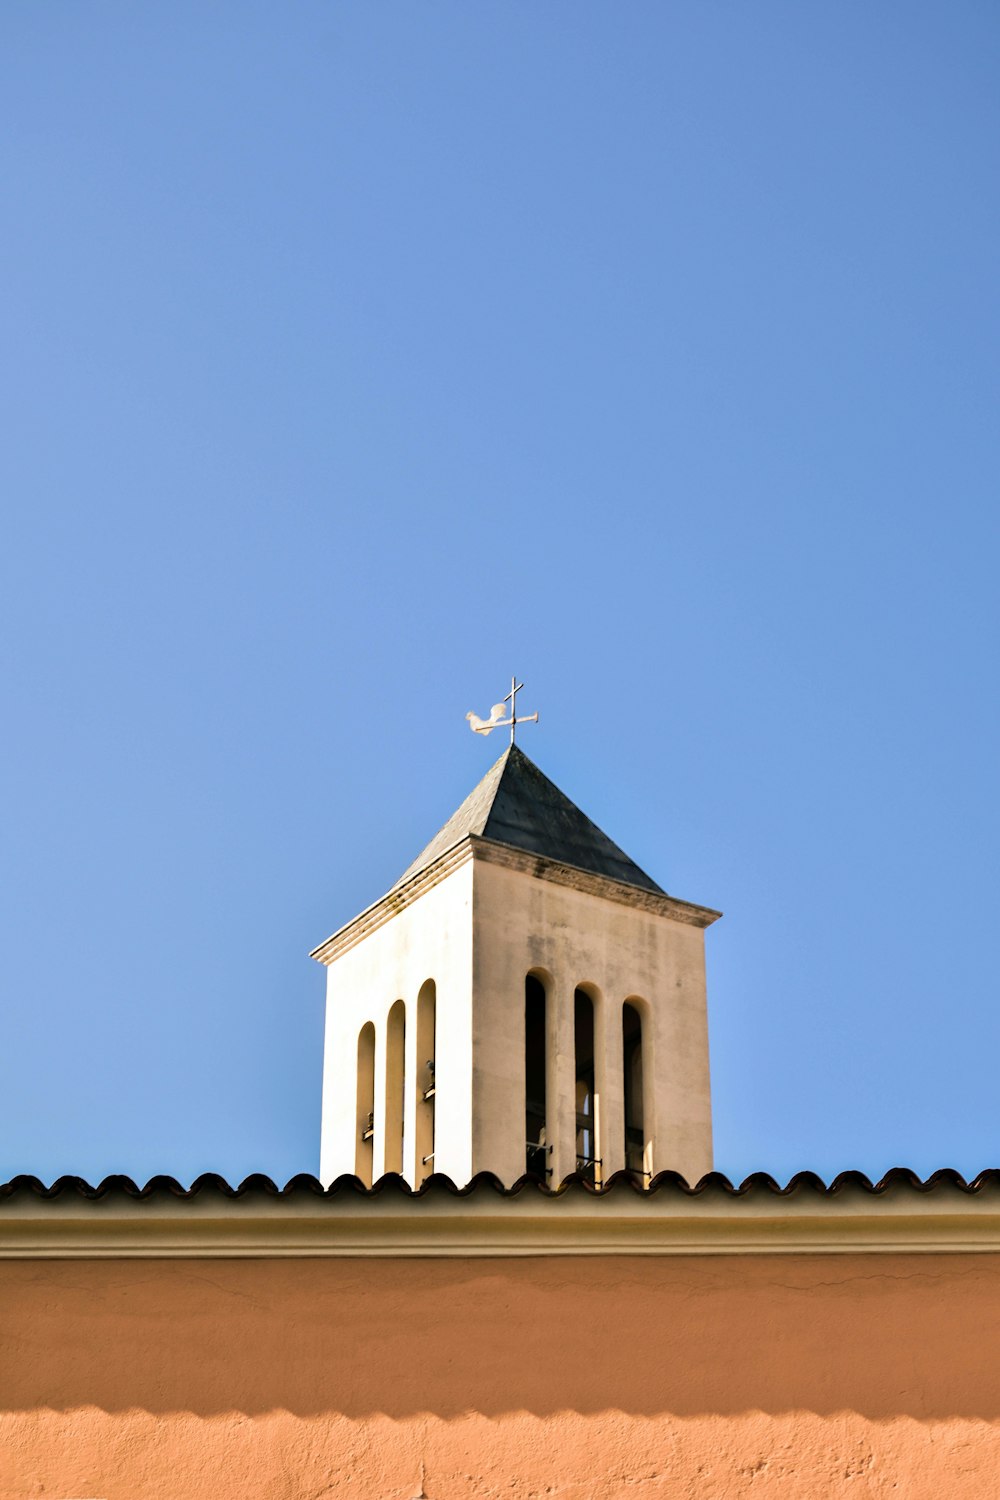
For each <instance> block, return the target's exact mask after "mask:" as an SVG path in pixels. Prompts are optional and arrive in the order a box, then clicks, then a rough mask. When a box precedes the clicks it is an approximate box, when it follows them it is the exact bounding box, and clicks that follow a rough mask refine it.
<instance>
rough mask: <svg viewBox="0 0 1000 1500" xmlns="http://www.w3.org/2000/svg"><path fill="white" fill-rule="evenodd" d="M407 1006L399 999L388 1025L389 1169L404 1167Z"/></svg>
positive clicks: (386, 1036) (386, 1034) (387, 1159)
mask: <svg viewBox="0 0 1000 1500" xmlns="http://www.w3.org/2000/svg"><path fill="white" fill-rule="evenodd" d="M405 1057H406V1006H405V1005H404V1004H403V1002H402V1000H397V1001H396V1003H395V1004H394V1005H393V1006H392V1008H391V1009H390V1011H389V1018H388V1020H387V1022H386V1028H385V1136H384V1141H385V1170H386V1171H387V1172H400V1173H401V1172H402V1170H403V1110H404V1094H405V1089H406V1063H405Z"/></svg>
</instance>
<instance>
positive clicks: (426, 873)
mask: <svg viewBox="0 0 1000 1500" xmlns="http://www.w3.org/2000/svg"><path fill="white" fill-rule="evenodd" d="M470 859H472V860H485V861H486V862H487V863H489V864H495V865H503V866H504V867H505V868H507V869H508V870H519V871H521V872H522V873H523V874H525V875H532V876H534V877H535V879H537V880H548V881H551V882H552V883H553V884H555V885H560V886H565V887H566V888H567V889H569V890H574V891H581V892H584V893H585V894H587V895H591V896H599V897H601V898H602V899H603V900H605V901H615V902H617V903H618V904H619V905H622V906H630V907H632V908H634V909H635V910H637V911H645V912H649V913H651V914H652V915H653V916H660V917H669V918H671V919H672V920H673V921H675V922H684V923H686V924H687V925H688V926H689V927H702V928H704V927H710V926H711V925H712V923H713V922H716V921H718V919H719V918H720V917H721V915H722V913H721V912H719V911H715V910H714V909H713V908H712V907H709V906H698V905H696V904H695V903H694V902H691V901H681V900H679V899H678V898H677V897H676V896H668V895H666V894H665V893H658V892H656V891H648V890H644V889H642V888H641V887H639V886H634V885H628V884H627V883H626V882H625V881H622V880H613V879H612V878H611V877H609V876H607V875H595V874H594V873H593V872H592V871H590V870H581V869H579V868H577V867H576V866H575V865H567V864H564V863H563V862H562V861H560V860H555V859H548V858H546V856H545V855H541V854H530V853H528V852H527V851H526V850H523V849H516V848H514V846H513V845H510V844H501V843H498V842H497V841H496V840H494V839H487V838H483V837H482V836H481V835H477V834H468V835H466V837H465V838H464V839H462V841H461V842H460V843H458V844H455V845H453V846H452V848H450V849H447V850H445V852H444V853H443V854H441V855H439V856H438V857H437V858H436V859H434V860H433V861H432V862H431V863H430V864H429V865H425V866H423V868H422V869H420V870H418V871H417V873H416V874H415V875H411V876H410V877H409V879H407V880H405V881H404V883H403V884H401V885H396V886H393V888H392V890H391V891H388V892H387V893H386V895H384V896H383V897H382V898H381V900H379V901H376V902H374V903H373V904H372V905H371V906H369V907H367V908H366V909H365V910H364V911H363V912H360V913H359V915H358V916H356V917H354V918H353V920H352V921H350V922H347V923H346V924H345V925H344V926H343V927H341V928H339V929H338V930H337V931H336V932H335V933H333V934H331V936H330V937H328V938H327V939H326V941H325V942H323V943H320V944H319V946H318V947H316V948H314V949H313V951H312V953H311V954H310V955H309V956H310V957H311V958H315V959H316V960H317V961H318V962H319V963H321V964H330V963H332V962H333V960H334V959H336V958H339V956H340V955H341V954H342V953H346V952H348V950H349V949H351V948H353V947H354V946H355V944H357V943H360V942H361V941H362V940H363V939H364V938H366V937H368V935H369V934H370V933H372V932H375V931H377V929H378V928H379V927H383V926H384V925H385V923H386V922H391V921H392V919H393V917H394V916H396V915H397V913H398V912H401V911H405V909H406V908H407V907H408V906H412V905H413V903H414V902H415V901H419V900H420V898H421V896H423V895H424V894H425V893H426V892H427V891H430V890H433V888H434V887H435V886H436V885H440V883H441V881H442V880H447V878H448V876H449V875H451V874H452V872H453V871H455V870H457V869H459V868H460V867H461V866H462V865H464V864H466V863H467V862H468V861H469V860H470Z"/></svg>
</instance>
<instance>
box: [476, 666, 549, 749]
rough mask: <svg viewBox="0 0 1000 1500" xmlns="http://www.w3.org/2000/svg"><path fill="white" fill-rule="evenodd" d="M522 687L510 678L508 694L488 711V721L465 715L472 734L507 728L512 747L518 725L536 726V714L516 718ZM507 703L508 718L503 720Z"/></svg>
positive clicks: (521, 683)
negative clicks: (518, 697)
mask: <svg viewBox="0 0 1000 1500" xmlns="http://www.w3.org/2000/svg"><path fill="white" fill-rule="evenodd" d="M523 687H524V683H523V682H518V680H517V678H516V677H512V678H511V679H510V692H509V693H508V694H507V696H506V698H505V699H504V700H503V703H494V705H493V707H492V708H491V709H490V716H489V718H488V719H481V718H480V717H479V715H478V714H474V713H471V712H470V713H467V714H466V716H465V717H466V718H467V719H468V721H469V727H470V728H471V730H472V732H473V734H492V733H493V731H494V729H506V728H507V727H508V726H509V727H510V742H511V744H512V745H513V743H514V731H515V729H516V728H517V726H518V724H537V723H538V715H537V714H523V715H522V716H521V718H518V716H517V695H518V693H519V692H520V691H521V689H522V688H523ZM508 703H509V704H510V718H509V719H505V718H504V714H505V713H506V708H505V705H506V704H508Z"/></svg>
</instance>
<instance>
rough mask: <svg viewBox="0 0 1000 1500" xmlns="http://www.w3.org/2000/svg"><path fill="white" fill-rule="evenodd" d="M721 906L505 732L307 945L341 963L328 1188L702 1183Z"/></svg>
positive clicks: (323, 958)
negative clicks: (424, 826)
mask: <svg viewBox="0 0 1000 1500" xmlns="http://www.w3.org/2000/svg"><path fill="white" fill-rule="evenodd" d="M481 722H483V723H484V724H485V723H487V722H488V721H481ZM473 727H475V726H473ZM719 915H720V914H719V913H718V912H716V911H712V910H710V909H709V908H707V907H703V906H694V905H692V904H691V903H689V902H686V901H679V900H677V899H676V898H675V897H673V896H668V895H667V894H666V892H665V891H663V890H662V889H661V888H660V887H659V886H658V885H657V884H656V882H655V881H654V880H651V879H650V877H649V876H648V875H646V874H645V873H644V871H642V870H640V869H639V867H638V865H636V864H635V863H633V861H632V860H631V859H629V857H628V855H627V854H625V853H624V852H623V851H622V850H621V849H619V847H618V846H617V844H614V843H612V841H611V840H610V839H609V838H608V837H607V835H606V834H604V833H602V832H601V830H600V829H599V828H598V827H597V826H596V824H594V823H592V822H591V820H590V819H589V818H588V817H586V815H585V814H584V813H582V812H581V811H580V809H579V808H578V807H576V806H575V805H574V804H573V803H572V802H571V801H570V799H569V798H568V797H566V796H565V795H564V794H563V793H562V792H561V791H560V790H559V789H558V787H556V786H555V785H554V784H553V783H552V782H551V781H550V780H549V779H548V777H546V776H545V775H543V773H542V772H541V771H540V770H539V769H538V767H537V766H536V765H535V764H534V762H533V761H531V760H530V759H529V758H528V756H527V755H525V754H524V752H523V751H522V750H521V748H520V747H519V746H518V745H515V744H511V746H510V747H509V748H508V749H507V750H506V751H505V752H504V754H503V755H501V757H500V759H499V760H498V761H497V762H496V763H495V764H494V765H493V766H492V767H491V769H490V770H489V771H488V772H487V773H486V775H485V776H484V777H483V779H482V781H481V782H480V783H479V785H478V786H477V787H476V788H475V789H474V790H473V791H472V792H471V794H470V795H469V796H468V797H467V798H466V800H465V801H464V802H463V803H462V805H461V807H460V808H459V809H458V811H457V812H456V813H455V814H454V815H453V816H452V817H451V818H450V819H449V820H448V822H447V823H446V824H445V825H444V827H443V828H442V829H441V831H440V832H439V833H438V834H437V835H436V836H435V837H434V838H433V839H432V840H431V842H430V843H429V844H428V845H427V847H426V849H424V851H423V853H422V854H420V855H419V857H418V858H417V859H416V860H414V862H413V864H412V865H410V867H409V869H408V870H406V871H405V873H404V874H403V875H402V876H401V878H400V879H399V880H398V881H397V883H396V884H395V885H394V886H393V888H392V890H391V891H389V892H388V894H387V895H385V896H383V897H382V899H381V900H380V901H377V902H376V903H375V905H374V906H370V907H369V908H368V910H367V911H364V912H362V913H361V915H360V916H358V917H355V919H354V920H353V921H352V922H349V923H348V924H347V926H346V927H343V928H341V929H340V931H339V932H336V933H334V935H333V936H332V937H330V938H328V939H327V940H326V942H325V943H321V944H320V946H319V947H318V948H317V949H315V951H314V953H313V955H312V956H313V957H314V958H316V959H318V960H319V962H320V963H322V964H324V965H325V966H326V969H327V1013H326V1044H325V1059H324V1076H323V1137H322V1151H321V1168H320V1170H321V1175H322V1177H323V1180H324V1181H326V1182H330V1181H332V1180H333V1179H334V1178H335V1177H338V1176H340V1175H341V1174H343V1173H356V1174H357V1175H358V1176H359V1177H360V1178H361V1179H362V1180H363V1181H365V1182H367V1183H371V1182H373V1181H375V1180H377V1179H378V1178H379V1177H380V1176H382V1175H383V1173H385V1172H399V1173H401V1174H402V1176H403V1177H404V1178H405V1179H406V1180H407V1181H408V1182H409V1183H410V1184H411V1185H413V1186H418V1185H419V1184H420V1183H421V1182H422V1181H423V1180H424V1178H425V1177H427V1176H429V1175H430V1174H431V1173H432V1172H444V1173H446V1174H447V1175H448V1176H449V1177H451V1178H452V1179H453V1181H455V1182H456V1183H458V1184H464V1183H466V1182H468V1181H469V1179H470V1178H471V1177H472V1176H473V1175H474V1174H475V1173H477V1172H481V1171H490V1172H494V1173H496V1175H497V1176H498V1177H499V1178H500V1179H501V1180H502V1181H503V1182H504V1183H506V1184H507V1185H510V1184H511V1183H513V1182H515V1181H516V1180H517V1178H519V1177H521V1176H523V1175H524V1173H525V1172H531V1173H535V1174H537V1175H539V1176H541V1177H543V1178H544V1180H546V1181H548V1182H549V1183H551V1184H558V1183H559V1182H561V1181H562V1180H563V1178H565V1177H567V1176H569V1174H570V1173H572V1172H577V1171H578V1172H580V1173H581V1174H582V1175H583V1176H585V1177H587V1178H588V1179H589V1180H591V1181H593V1182H595V1183H601V1182H603V1181H606V1180H607V1179H608V1178H609V1177H610V1176H611V1175H612V1174H613V1173H615V1172H618V1171H622V1170H624V1169H626V1168H627V1169H628V1170H630V1171H632V1172H633V1173H635V1174H636V1176H637V1177H638V1178H639V1179H640V1180H641V1181H644V1182H648V1181H649V1180H650V1179H651V1177H652V1176H653V1175H654V1174H655V1173H657V1172H660V1171H662V1170H664V1169H671V1170H674V1171H677V1172H680V1173H682V1174H683V1175H684V1176H685V1177H686V1178H687V1179H688V1181H690V1182H694V1181H696V1180H697V1179H698V1178H699V1177H701V1176H702V1175H703V1174H704V1173H705V1172H708V1171H710V1170H711V1167H712V1117H711V1103H710V1094H709V1071H708V1025H707V1012H706V995H705V949H704V931H705V928H706V927H708V926H709V925H710V924H711V923H712V922H714V921H715V920H716V919H717V917H718V916H719Z"/></svg>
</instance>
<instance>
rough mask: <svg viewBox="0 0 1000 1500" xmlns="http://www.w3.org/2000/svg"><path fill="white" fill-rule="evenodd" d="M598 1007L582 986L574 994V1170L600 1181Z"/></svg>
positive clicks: (586, 1177) (587, 1178) (593, 998)
mask: <svg viewBox="0 0 1000 1500" xmlns="http://www.w3.org/2000/svg"><path fill="white" fill-rule="evenodd" d="M596 1012H597V1006H596V1002H595V997H594V996H593V995H592V994H591V993H590V991H589V990H587V989H583V988H582V987H580V988H578V989H577V990H575V991H574V994H573V1046H574V1054H575V1061H576V1170H577V1171H578V1172H579V1173H580V1175H581V1177H583V1178H584V1179H585V1180H586V1181H588V1182H593V1183H599V1182H600V1180H601V1148H600V1120H599V1117H598V1097H597V1013H596Z"/></svg>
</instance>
